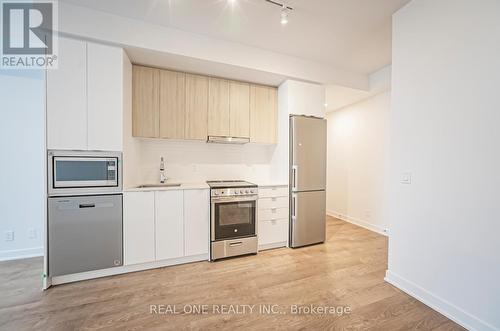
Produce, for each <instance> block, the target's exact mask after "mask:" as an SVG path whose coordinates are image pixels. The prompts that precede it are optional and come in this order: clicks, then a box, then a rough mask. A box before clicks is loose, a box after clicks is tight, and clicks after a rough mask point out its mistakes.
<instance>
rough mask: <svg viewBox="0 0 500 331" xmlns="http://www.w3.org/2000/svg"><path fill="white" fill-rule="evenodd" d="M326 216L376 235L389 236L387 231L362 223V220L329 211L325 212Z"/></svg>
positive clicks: (365, 222)
mask: <svg viewBox="0 0 500 331" xmlns="http://www.w3.org/2000/svg"><path fill="white" fill-rule="evenodd" d="M326 214H327V215H328V216H332V217H335V218H338V219H341V220H343V221H346V222H349V223H352V224H354V225H357V226H360V227H362V228H365V229H367V230H370V231H373V232H377V233H378V234H381V235H384V236H388V235H389V230H388V229H384V228H381V227H379V226H378V225H375V224H371V223H369V222H367V221H363V220H360V219H358V218H354V217H351V216H347V215H343V214H341V213H337V212H335V211H331V210H327V211H326Z"/></svg>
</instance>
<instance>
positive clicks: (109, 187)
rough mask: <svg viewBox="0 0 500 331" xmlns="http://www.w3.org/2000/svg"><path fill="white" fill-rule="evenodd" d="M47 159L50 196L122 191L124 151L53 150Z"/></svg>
mask: <svg viewBox="0 0 500 331" xmlns="http://www.w3.org/2000/svg"><path fill="white" fill-rule="evenodd" d="M47 162H48V164H47V169H48V176H47V179H48V182H47V186H48V193H49V196H61V195H87V194H106V193H110V194H111V193H119V192H121V191H122V153H121V152H101V151H99V152H97V151H61V150H49V152H48V161H47Z"/></svg>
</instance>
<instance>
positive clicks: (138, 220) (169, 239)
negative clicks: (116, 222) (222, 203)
mask: <svg viewBox="0 0 500 331" xmlns="http://www.w3.org/2000/svg"><path fill="white" fill-rule="evenodd" d="M209 192H210V191H209V190H208V189H198V190H196V189H194V190H158V191H142V192H125V193H124V194H123V242H124V244H123V245H124V261H125V265H130V264H139V263H147V262H154V261H165V260H169V259H180V258H189V257H198V256H203V255H206V258H208V247H209V243H210V238H209V225H210V215H209V208H210V204H209V203H210V196H209Z"/></svg>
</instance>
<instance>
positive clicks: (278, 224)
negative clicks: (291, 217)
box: [258, 218, 288, 246]
mask: <svg viewBox="0 0 500 331" xmlns="http://www.w3.org/2000/svg"><path fill="white" fill-rule="evenodd" d="M258 239H259V246H264V245H269V244H274V243H286V241H287V240H288V219H286V218H285V219H279V220H275V221H260V222H259V238H258Z"/></svg>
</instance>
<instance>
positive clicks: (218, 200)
mask: <svg viewBox="0 0 500 331" xmlns="http://www.w3.org/2000/svg"><path fill="white" fill-rule="evenodd" d="M247 201H257V196H256V195H255V196H245V197H212V203H223V202H247Z"/></svg>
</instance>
